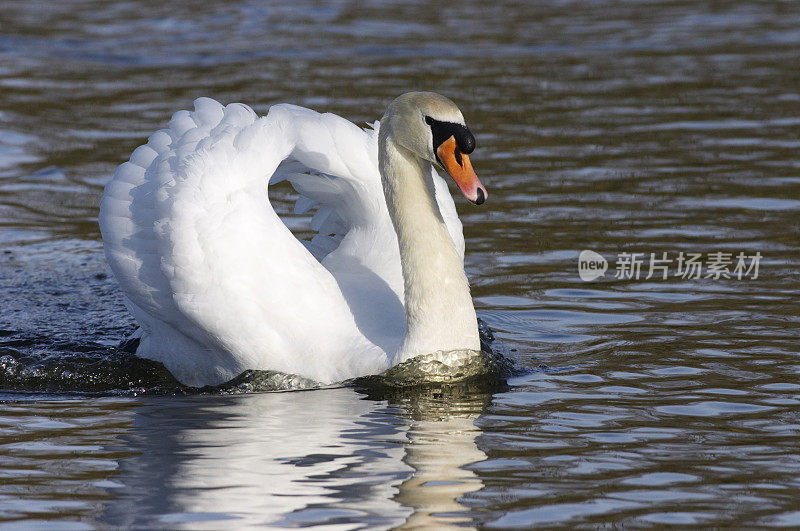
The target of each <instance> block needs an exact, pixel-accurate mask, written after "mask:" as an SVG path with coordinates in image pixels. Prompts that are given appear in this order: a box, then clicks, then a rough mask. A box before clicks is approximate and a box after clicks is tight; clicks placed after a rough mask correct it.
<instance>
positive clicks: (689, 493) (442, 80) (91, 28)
mask: <svg viewBox="0 0 800 531" xmlns="http://www.w3.org/2000/svg"><path fill="white" fill-rule="evenodd" d="M531 4H534V3H531ZM1 10H2V15H0V245H1V246H2V252H0V378H1V379H2V380H0V382H2V387H3V388H5V389H6V391H3V392H2V394H0V404H1V405H0V526H1V525H2V524H3V523H11V524H12V525H13V524H14V523H20V522H23V521H24V522H25V523H27V524H28V525H29V526H31V527H44V526H45V525H46V526H48V527H52V528H59V527H63V528H70V529H71V528H93V527H115V526H126V527H127V526H138V527H142V528H148V527H162V528H164V527H167V528H171V527H180V526H187V527H191V528H203V527H208V528H221V527H243V526H249V525H252V526H256V525H264V524H271V525H284V526H307V525H314V524H326V525H331V526H339V527H341V528H357V527H362V526H367V527H373V528H387V527H394V526H400V525H404V524H405V525H407V526H409V527H413V526H416V525H419V526H438V527H442V526H445V525H459V526H465V525H466V526H481V527H484V526H485V527H492V528H523V527H528V526H531V525H534V524H542V525H546V526H556V525H564V526H570V527H574V526H579V525H584V526H593V525H598V524H602V523H616V524H620V525H632V526H637V527H638V526H649V525H654V526H660V525H663V524H675V525H679V526H687V525H691V524H700V525H704V526H714V525H747V526H761V525H768V524H776V525H785V526H800V510H799V509H798V505H797V500H798V498H799V497H800V479H798V478H800V452H798V448H799V447H800V418H798V411H799V410H800V407H799V406H800V383H799V382H798V380H800V378H799V377H798V375H800V356H798V354H800V346H798V339H800V317H798V285H799V284H800V279H799V278H798V258H799V255H798V247H799V245H798V243H799V242H800V162H799V161H800V158H798V153H800V68H798V60H797V57H798V48H799V47H800V5H798V4H797V3H795V2H781V1H774V0H770V1H763V2H755V1H743V2H694V1H692V2H688V1H686V2H683V1H677V2H662V1H658V0H654V1H649V2H630V3H623V2H612V1H598V2H570V1H552V2H537V3H535V5H516V4H513V3H507V2H491V3H487V2H477V1H474V2H473V1H471V0H463V1H461V2H456V3H444V2H441V3H439V2H433V3H430V2H402V3H401V2H397V3H393V2H346V1H345V2H331V3H324V4H319V3H317V2H306V1H304V0H300V1H295V2H290V3H288V4H287V3H284V2H276V3H275V4H274V5H270V3H264V2H225V1H218V2H193V1H185V2H168V3H164V2H152V1H141V2H126V1H121V2H113V3H112V2H98V1H96V0H85V1H74V2H57V1H52V2H38V1H22V0H19V1H15V0H7V1H5V2H3V5H2V8H1ZM412 89H429V90H436V91H439V92H442V93H444V94H446V95H449V96H450V97H452V98H453V99H454V100H456V101H457V103H458V104H459V105H460V106H461V108H462V110H463V111H464V114H465V116H466V117H467V121H468V123H469V124H470V125H471V128H472V130H473V132H474V133H475V134H476V137H477V139H478V149H477V150H476V152H475V154H474V155H473V161H474V164H475V166H476V168H477V170H478V172H479V174H480V175H481V177H482V179H483V182H484V183H485V184H486V186H487V188H488V189H489V191H490V199H489V202H488V203H487V204H485V205H484V206H482V207H480V208H478V207H473V206H471V205H468V204H466V202H465V201H464V200H463V199H461V198H458V199H457V205H458V208H459V211H460V213H461V216H462V220H463V221H464V231H465V235H466V239H467V258H466V265H467V270H468V273H469V276H470V279H471V283H472V286H473V297H474V300H475V304H476V307H477V309H478V313H479V315H480V317H482V318H483V319H484V320H485V321H486V322H487V323H488V324H489V325H490V326H491V327H492V328H493V329H494V330H495V332H496V335H497V336H498V337H499V338H500V339H501V340H503V341H504V342H505V344H506V346H507V347H508V348H510V349H516V350H515V352H513V353H512V354H513V357H514V359H515V360H516V361H517V364H518V365H519V366H520V367H521V368H522V369H524V371H523V372H522V374H520V375H517V376H514V377H512V378H511V379H510V380H509V381H508V383H507V385H502V384H499V385H488V384H487V385H478V386H468V387H457V388H442V389H428V390H423V391H413V392H412V391H406V392H399V391H395V392H388V391H386V390H383V391H380V390H374V389H371V390H370V389H361V388H358V387H356V388H341V389H328V390H320V391H307V392H293V393H255V394H253V393H250V394H236V395H225V394H223V395H220V394H206V395H199V396H197V395H195V396H188V395H186V394H185V393H182V392H180V390H178V393H177V394H175V391H176V389H175V386H174V382H171V381H170V380H169V379H168V378H166V377H165V378H162V379H160V380H157V381H155V382H154V380H153V376H152V374H150V373H149V372H148V371H147V370H146V368H145V369H141V368H140V367H139V368H136V367H134V368H131V367H130V365H129V363H128V362H129V361H130V360H128V361H126V359H124V358H120V357H119V355H116V357H115V356H114V355H113V353H114V351H113V347H114V346H115V345H116V344H117V342H118V341H119V339H120V338H121V337H123V336H124V335H125V334H126V333H128V332H130V330H131V329H132V327H133V323H132V320H131V318H130V317H129V316H128V314H127V312H126V311H125V309H124V307H123V306H122V302H121V297H120V294H119V292H118V290H117V287H116V285H115V282H114V280H113V278H111V277H110V275H109V272H108V270H107V266H106V265H105V262H104V258H103V256H102V250H101V243H100V235H99V230H98V228H97V223H96V217H97V213H98V202H99V199H100V195H101V193H102V186H103V185H104V183H105V182H106V181H107V180H108V179H109V178H110V176H111V174H112V173H113V170H114V168H115V166H116V165H118V164H119V163H121V162H123V161H124V160H125V159H126V158H127V157H128V155H129V154H130V152H131V151H132V150H133V149H134V148H135V147H136V146H138V145H139V144H141V143H142V142H143V141H144V140H145V138H146V137H147V135H148V134H149V133H151V132H153V131H155V130H156V129H159V128H160V127H163V125H164V124H165V123H166V121H167V120H168V118H169V116H170V115H171V113H172V112H174V111H175V110H178V109H183V108H188V107H190V106H191V103H192V101H193V100H194V99H195V98H196V97H199V96H211V97H214V98H216V99H219V100H220V101H224V102H231V101H242V102H245V103H248V104H250V105H251V106H253V108H254V109H256V111H258V112H260V113H264V112H266V111H267V109H268V108H269V106H270V105H271V104H273V103H277V102H291V103H296V104H300V105H305V106H309V107H312V108H314V109H317V110H324V111H331V112H335V113H338V114H341V115H343V116H346V117H348V118H350V119H352V120H354V121H356V122H358V123H363V122H366V121H372V120H374V119H376V118H378V117H380V115H381V114H382V113H383V110H384V108H385V106H386V105H387V103H388V102H389V101H390V100H391V99H392V98H393V97H395V96H396V95H398V94H399V93H401V92H403V91H406V90H412ZM272 196H273V202H274V204H275V205H276V208H278V209H279V210H280V211H281V212H284V213H287V214H288V213H290V209H291V199H292V197H291V194H290V193H289V190H288V188H277V189H276V190H274V191H273V192H272ZM307 221H308V220H307V218H295V219H292V220H291V223H293V224H294V225H293V226H296V227H297V228H298V230H299V231H302V230H303V226H304V223H307ZM582 250H594V251H596V252H598V253H600V254H601V255H603V256H604V257H605V258H606V259H607V260H608V261H609V270H608V271H607V272H606V274H605V276H603V277H602V278H600V279H598V280H594V281H592V282H584V281H582V280H581V279H580V277H579V276H578V271H577V263H578V254H579V253H580V251H582ZM623 252H627V253H644V255H643V256H644V258H645V263H644V266H643V271H642V274H641V276H640V278H638V279H636V278H635V277H634V278H615V273H616V271H617V266H619V263H620V261H621V260H620V256H619V253H623ZM680 252H684V253H702V255H703V257H702V259H703V260H707V259H708V253H716V252H723V253H732V255H734V256H735V255H738V253H740V252H743V253H745V255H746V256H752V255H755V254H756V253H760V255H761V256H762V259H761V261H760V268H759V272H758V276H757V278H753V277H754V276H755V275H754V274H753V272H752V271H751V274H750V275H749V276H745V278H743V279H741V280H737V279H736V278H735V276H736V275H734V278H729V279H726V278H719V279H715V278H713V276H712V277H711V278H705V277H706V272H705V270H704V271H703V274H702V275H701V278H682V277H681V276H676V275H675V273H676V264H675V263H672V265H671V266H670V267H671V269H670V270H669V272H668V273H669V274H668V278H667V279H663V278H662V277H661V275H660V274H656V275H653V276H652V277H651V278H650V279H646V278H645V277H646V276H647V267H648V263H647V261H648V260H649V257H650V253H656V256H658V257H660V256H661V255H662V253H668V257H669V258H671V259H676V258H677V256H678V253H680ZM734 262H735V260H734ZM76 359H80V360H82V361H81V362H80V363H79V364H76V363H75V361H74V360H76ZM142 371H144V372H142ZM109 389H119V390H123V391H125V392H124V393H122V394H119V393H116V394H115V393H111V394H109V393H108V392H107V391H108V390H109ZM92 390H94V391H97V390H104V391H103V392H102V393H92V392H90V391H92ZM77 391H84V393H82V394H81V393H77ZM142 393H145V395H148V396H142ZM159 393H161V396H149V395H153V394H156V395H158V394H159Z"/></svg>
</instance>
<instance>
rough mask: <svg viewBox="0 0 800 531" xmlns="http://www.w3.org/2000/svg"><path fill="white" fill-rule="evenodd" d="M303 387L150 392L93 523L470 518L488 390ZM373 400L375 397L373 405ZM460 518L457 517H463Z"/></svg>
mask: <svg viewBox="0 0 800 531" xmlns="http://www.w3.org/2000/svg"><path fill="white" fill-rule="evenodd" d="M482 396H484V395H478V398H475V395H472V396H470V397H469V398H467V399H464V400H453V397H444V398H443V397H441V396H438V395H435V394H433V393H428V394H419V393H416V394H413V395H411V397H410V398H408V397H405V398H404V397H391V398H390V400H389V401H388V402H387V401H386V400H383V399H380V398H381V397H379V396H377V397H376V396H374V395H373V396H369V397H368V398H365V397H364V396H363V395H362V394H360V393H359V392H357V391H355V390H353V389H349V388H344V389H330V390H321V391H310V392H291V393H264V394H249V395H229V396H213V397H209V396H201V397H162V398H146V399H144V400H143V402H142V404H141V405H140V406H139V407H138V408H136V410H135V412H134V417H133V421H132V427H131V429H130V431H129V432H127V433H126V434H125V435H122V436H121V439H123V440H121V441H120V443H121V446H122V448H124V450H126V451H128V452H130V451H133V452H136V453H137V454H138V455H136V456H135V457H129V458H124V459H122V460H121V461H120V474H119V475H118V476H117V477H115V478H114V480H115V481H116V482H118V483H121V484H124V488H120V489H115V492H114V494H115V495H116V497H115V499H113V500H112V501H110V502H109V503H108V505H107V507H106V511H105V513H104V515H103V516H102V517H101V520H102V521H103V522H104V523H107V524H110V525H114V526H124V527H130V526H137V527H146V526H155V527H164V526H169V527H174V526H181V525H185V526H188V527H192V528H198V527H200V528H202V527H208V528H219V527H220V526H225V527H228V526H234V527H237V528H240V527H249V526H264V525H271V526H290V527H294V526H303V525H312V524H314V525H320V524H322V525H331V526H335V527H342V528H354V527H361V526H363V525H364V524H367V525H368V526H370V527H395V526H404V527H409V528H410V527H418V526H421V527H428V526H436V527H442V526H447V525H448V524H460V525H464V523H468V522H469V520H468V518H467V517H466V516H465V514H466V510H465V508H464V507H462V506H461V505H460V503H459V501H458V499H459V497H460V496H463V495H464V494H467V493H469V492H472V491H475V490H478V489H480V488H481V483H480V480H479V479H478V478H477V477H476V476H475V475H474V473H472V472H470V471H468V470H464V469H462V468H461V467H463V466H464V465H467V464H469V463H472V462H475V461H480V460H483V459H485V458H486V456H485V455H484V454H483V453H482V452H481V451H480V450H479V449H478V448H477V447H476V445H475V437H476V435H477V434H478V433H479V431H478V429H477V428H476V427H475V426H474V424H473V420H474V419H475V418H476V417H477V416H478V415H479V414H480V413H481V412H482V410H483V407H484V404H485V403H486V400H487V399H488V397H484V398H481V397H482ZM376 398H378V399H377V400H376ZM461 513H463V514H461Z"/></svg>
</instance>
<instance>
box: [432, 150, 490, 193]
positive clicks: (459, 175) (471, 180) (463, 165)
mask: <svg viewBox="0 0 800 531" xmlns="http://www.w3.org/2000/svg"><path fill="white" fill-rule="evenodd" d="M457 149H458V147H457V146H456V137H455V136H451V137H450V138H448V139H447V140H445V141H444V142H442V143H441V145H440V146H439V147H438V148H437V149H436V155H437V156H438V157H439V161H440V162H441V163H442V165H443V166H444V169H445V170H447V173H449V174H450V177H452V178H453V180H454V181H455V182H456V184H457V185H458V187H459V188H460V189H461V193H462V194H464V197H466V198H467V199H469V200H470V201H472V202H473V203H475V204H476V205H480V204H483V202H484V201H486V198H487V197H489V194H488V193H487V192H486V188H484V186H483V185H482V184H481V181H480V180H479V179H478V176H477V175H476V174H475V170H473V169H472V163H471V162H470V161H469V155H467V154H466V153H461V152H458V153H456V150H457ZM459 158H460V159H461V160H460V161H459V160H458V159H459Z"/></svg>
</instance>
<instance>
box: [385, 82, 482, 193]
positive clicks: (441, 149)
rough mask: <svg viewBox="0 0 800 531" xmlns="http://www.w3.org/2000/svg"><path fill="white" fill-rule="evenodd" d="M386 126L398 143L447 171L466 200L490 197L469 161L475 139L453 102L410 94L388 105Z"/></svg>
mask: <svg viewBox="0 0 800 531" xmlns="http://www.w3.org/2000/svg"><path fill="white" fill-rule="evenodd" d="M387 125H388V127H389V128H390V130H391V135H392V137H393V139H394V141H395V142H396V143H397V144H399V145H400V146H402V147H404V148H405V149H407V150H409V151H411V152H412V153H413V154H415V155H416V156H417V157H419V158H421V159H423V160H426V161H428V162H430V163H431V164H433V165H435V166H437V167H439V168H441V169H444V170H445V171H446V172H447V173H448V174H449V175H450V177H452V178H453V180H454V181H455V183H456V184H457V185H458V187H459V189H460V190H461V193H462V194H464V197H466V198H467V199H469V200H470V201H471V202H473V203H475V204H476V205H480V204H482V203H483V202H484V201H486V198H487V197H488V195H489V194H488V193H487V192H486V188H485V187H484V186H483V184H481V181H480V180H479V179H478V176H477V175H476V174H475V170H474V169H473V168H472V163H471V162H470V160H469V154H470V153H472V151H473V150H474V149H475V137H474V136H473V135H472V132H471V131H470V130H469V128H468V127H467V125H466V123H464V116H463V115H462V114H461V111H460V110H459V109H458V107H456V104H455V103H453V102H452V101H451V100H450V99H448V98H446V97H444V96H442V95H440V94H437V93H435V92H407V93H405V94H403V95H401V96H399V97H398V98H397V99H395V100H394V101H393V102H392V103H391V104H389V107H388V108H387V109H386V114H384V116H383V120H381V128H382V129H383V127H385V126H387Z"/></svg>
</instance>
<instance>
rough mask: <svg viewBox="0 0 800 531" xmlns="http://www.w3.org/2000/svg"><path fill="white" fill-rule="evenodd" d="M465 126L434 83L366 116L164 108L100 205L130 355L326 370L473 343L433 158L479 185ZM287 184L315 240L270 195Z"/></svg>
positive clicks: (202, 374) (186, 379) (186, 363)
mask: <svg viewBox="0 0 800 531" xmlns="http://www.w3.org/2000/svg"><path fill="white" fill-rule="evenodd" d="M426 122H427V123H426ZM463 124H464V121H463V117H462V116H461V113H460V111H458V109H457V107H456V106H455V105H454V104H453V103H452V102H450V100H447V99H446V98H444V97H442V96H439V95H437V94H434V93H409V94H405V95H403V96H401V97H399V98H398V99H397V100H395V101H394V102H393V103H392V104H391V105H390V106H389V108H388V109H387V112H386V114H385V115H384V117H383V119H382V121H381V122H380V124H379V123H377V122H376V123H375V125H374V126H373V128H372V129H366V130H362V129H361V128H359V127H357V126H356V125H354V124H353V123H351V122H349V121H347V120H345V119H343V118H340V117H338V116H335V115H333V114H319V113H317V112H315V111H312V110H309V109H305V108H302V107H297V106H293V105H286V104H281V105H274V106H272V107H271V108H270V110H269V112H268V114H267V115H266V116H264V117H258V116H257V115H256V114H255V113H254V112H253V111H252V110H251V109H250V108H249V107H247V106H245V105H242V104H230V105H227V106H222V105H221V104H219V103H217V102H216V101H214V100H211V99H208V98H200V99H198V100H196V101H195V105H194V111H193V112H188V111H179V112H177V113H175V115H173V117H172V120H171V121H170V122H169V126H168V127H167V128H166V129H163V130H161V131H158V132H156V133H154V134H153V135H152V136H151V137H150V138H149V140H148V142H147V144H145V145H143V146H140V147H139V148H137V149H136V150H135V151H134V152H133V154H132V155H131V157H130V160H129V161H128V162H126V163H124V164H122V165H121V166H120V167H119V168H118V169H117V171H116V173H115V174H114V177H113V179H112V180H111V181H110V182H109V183H108V185H107V186H106V189H105V193H104V195H103V199H102V201H101V205H100V228H101V232H102V235H103V245H104V248H105V252H106V256H107V258H108V261H109V264H110V266H111V269H112V271H113V273H114V275H115V276H116V278H117V280H118V281H119V284H120V286H121V288H122V290H123V292H124V294H125V301H126V304H127V306H128V308H129V309H130V311H131V312H132V314H133V315H134V317H135V319H136V321H137V322H138V324H139V326H140V328H139V330H137V332H136V334H137V335H138V337H139V340H140V341H139V346H138V349H137V355H139V356H142V357H145V358H149V359H153V360H157V361H160V362H162V363H163V364H164V365H165V366H166V367H167V369H169V370H170V372H172V374H173V375H174V376H175V377H176V378H177V379H178V380H179V381H181V382H182V383H184V384H187V385H194V386H201V385H215V384H219V383H222V382H224V381H227V380H230V379H232V378H234V377H236V376H237V375H239V374H240V373H242V372H243V371H245V370H248V369H261V370H273V371H279V372H284V373H289V374H298V375H301V376H304V377H306V378H311V379H313V380H315V381H318V382H320V383H324V384H329V383H334V382H339V381H343V380H346V379H349V378H353V377H357V376H364V375H369V374H378V373H381V372H383V371H385V370H387V369H389V368H390V367H392V366H394V365H397V364H398V363H401V362H403V361H405V360H408V359H410V358H411V357H413V356H416V355H419V354H428V353H431V352H434V351H440V350H441V351H450V350H460V349H472V350H480V342H479V338H478V330H477V324H476V316H475V310H474V308H473V305H472V300H471V298H470V294H469V285H468V282H467V278H466V276H465V274H464V268H463V255H464V238H463V235H462V229H461V223H460V221H459V219H458V217H457V214H456V210H455V205H454V203H453V199H452V197H451V196H450V194H449V191H448V189H447V184H446V182H445V181H444V180H443V179H442V177H440V176H439V174H438V173H437V172H436V171H435V170H434V169H433V167H432V166H433V164H437V165H439V164H443V165H444V166H445V167H446V168H447V169H448V172H449V173H451V175H453V176H454V178H456V179H457V182H458V184H459V186H461V188H462V191H464V193H465V195H467V197H468V198H470V199H472V200H473V201H476V198H477V202H482V200H483V199H485V196H486V192H485V189H484V188H483V186H482V185H481V184H480V182H479V181H477V177H475V178H474V182H473V181H472V180H471V176H474V172H472V170H471V166H470V165H469V159H468V157H467V155H466V153H467V152H469V151H471V147H470V146H469V145H467V144H469V139H470V138H471V134H468V130H467V129H466V126H464V125H463ZM459 127H463V129H459ZM451 130H452V131H453V132H454V134H453V135H451V136H450V137H449V138H448V139H447V140H448V142H449V143H447V144H445V142H444V141H442V143H441V145H440V146H439V148H438V151H436V149H437V146H436V145H434V143H435V141H436V140H437V139H438V137H442V136H443V135H447V134H448V132H450V131H451ZM464 131H466V132H464ZM437 135H438V137H437ZM453 146H455V147H453ZM472 146H474V138H473V139H472ZM459 149H461V150H462V151H458V150H459ZM454 150H455V151H454ZM440 155H442V156H444V157H446V158H445V159H442V158H441V157H440ZM462 155H463V157H462ZM447 157H449V158H447ZM454 157H455V158H456V159H458V161H457V162H453V158H454ZM467 166H469V167H468V168H467ZM451 170H452V171H451ZM460 172H462V173H463V175H462V174H461V173H460ZM470 172H471V173H470ZM283 180H288V181H289V182H290V183H291V185H292V186H293V187H294V189H295V190H296V191H297V192H298V194H299V199H298V200H297V202H296V204H295V212H297V213H302V212H305V211H307V210H309V209H310V208H313V207H314V206H318V209H317V211H316V213H315V214H314V216H313V218H312V221H311V227H312V229H313V230H315V231H317V235H316V236H315V237H314V238H312V239H311V241H308V242H306V241H301V240H299V239H297V238H296V237H295V236H294V235H293V234H292V233H291V231H290V230H289V229H288V228H287V226H286V225H285V224H284V223H283V222H282V221H281V219H280V218H279V217H278V215H277V214H276V212H275V211H274V210H273V208H272V206H271V204H270V202H269V197H268V189H269V186H268V184H269V185H274V184H276V183H278V182H280V181H283Z"/></svg>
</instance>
